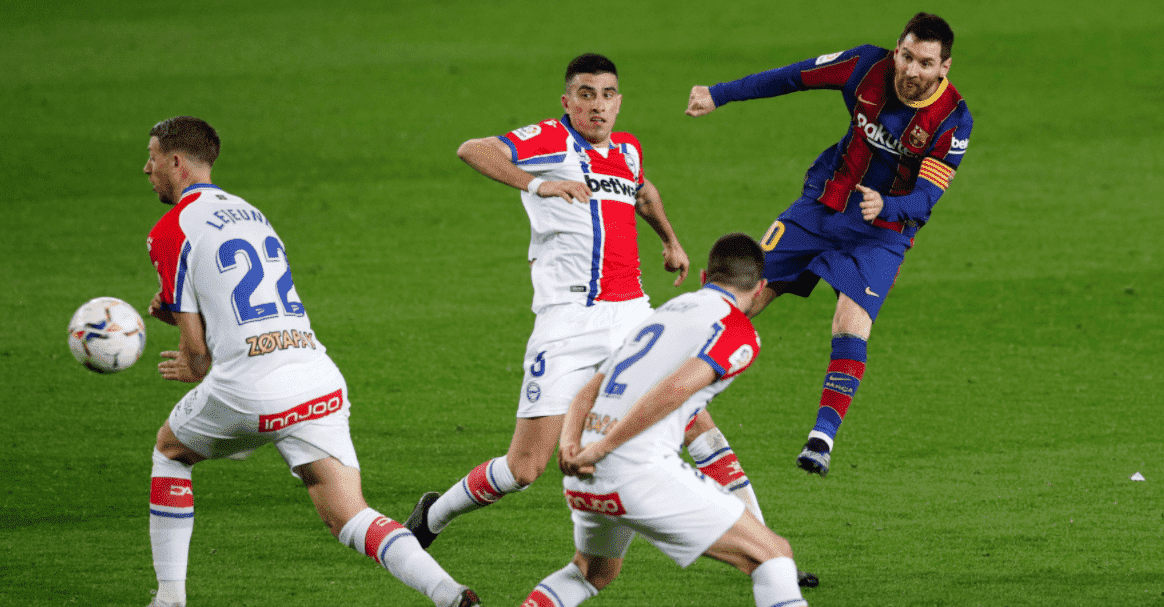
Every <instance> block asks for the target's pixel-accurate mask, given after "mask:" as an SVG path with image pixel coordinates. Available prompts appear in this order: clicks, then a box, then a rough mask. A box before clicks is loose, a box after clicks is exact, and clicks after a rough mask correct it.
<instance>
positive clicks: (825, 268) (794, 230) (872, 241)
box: [760, 198, 909, 320]
mask: <svg viewBox="0 0 1164 607" xmlns="http://www.w3.org/2000/svg"><path fill="white" fill-rule="evenodd" d="M882 231H884V238H882V237H881V236H882ZM760 246H761V248H763V249H764V278H766V279H768V282H777V281H788V282H791V284H789V285H788V287H786V288H785V289H784V292H785V293H792V294H793V295H799V296H801V297H808V295H809V293H812V290H813V288H814V287H816V283H817V281H818V280H820V279H821V278H823V279H824V280H825V282H827V283H829V284H830V285H832V287H833V288H834V289H836V290H837V291H839V292H841V293H844V294H845V295H848V296H849V297H850V298H851V299H852V300H853V301H855V302H857V305H859V306H861V307H862V308H864V309H865V311H866V312H868V313H869V317H870V318H872V319H873V320H876V319H877V313H878V312H879V311H880V310H881V304H882V303H884V302H885V297H886V296H887V295H889V289H891V288H892V287H893V283H894V282H895V281H896V280H897V273H898V272H899V271H900V269H901V262H902V261H903V260H904V259H905V251H906V250H907V249H908V248H909V244H908V242H903V241H902V237H901V235H900V234H898V233H896V232H893V231H891V230H887V229H885V228H879V227H874V226H871V225H869V224H866V223H864V222H861V221H860V219H859V215H858V216H857V219H856V222H855V221H854V218H853V217H852V216H851V214H849V213H838V212H836V211H833V210H832V209H830V208H828V207H826V206H825V205H823V204H821V203H819V202H817V201H815V200H812V199H810V198H801V199H799V200H797V201H796V202H795V203H793V204H792V206H790V207H788V209H787V210H785V211H784V212H783V213H781V214H780V217H779V219H777V220H776V222H775V223H773V224H772V227H771V228H769V229H768V233H767V234H765V235H764V238H763V239H761V241H760Z"/></svg>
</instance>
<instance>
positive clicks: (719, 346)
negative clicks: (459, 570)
mask: <svg viewBox="0 0 1164 607" xmlns="http://www.w3.org/2000/svg"><path fill="white" fill-rule="evenodd" d="M763 267H764V256H763V252H762V251H761V250H760V246H759V245H758V244H757V243H756V242H755V241H754V240H752V239H751V238H750V237H748V236H746V235H744V234H729V235H727V236H725V237H723V238H721V239H720V240H719V241H718V242H716V244H715V246H714V247H713V248H712V250H711V255H710V260H709V263H708V269H707V270H706V271H705V272H703V273H701V280H702V282H703V284H704V285H705V286H704V288H703V289H701V290H699V291H697V292H695V293H688V294H686V295H680V296H679V297H676V298H674V299H672V300H671V301H669V302H667V303H666V304H664V305H663V306H662V307H660V308H659V309H658V310H657V311H656V312H655V313H654V314H652V315H651V316H650V317H649V318H647V319H646V320H645V321H644V322H642V323H641V324H639V325H638V326H637V327H635V328H634V329H633V330H632V331H631V332H630V334H629V335H628V336H627V339H626V341H625V342H624V344H623V345H622V347H621V348H619V350H618V351H617V352H616V353H615V355H614V356H613V357H611V359H610V360H609V361H607V362H606V363H605V364H604V365H603V366H602V368H601V370H600V371H599V372H598V374H597V375H595V376H594V377H593V379H591V380H590V381H589V382H588V383H587V384H586V386H585V387H584V388H583V389H582V391H581V392H579V393H578V396H577V397H576V398H575V399H574V401H573V403H572V404H571V405H570V410H569V413H568V414H567V415H566V420H565V423H564V425H563V428H562V435H561V444H560V446H559V451H558V453H559V465H560V467H561V468H562V472H563V473H564V474H566V477H565V478H564V479H563V485H564V488H565V496H566V503H567V505H568V506H569V507H570V509H571V511H572V514H571V517H572V519H573V521H574V545H575V548H576V552H575V554H574V558H573V560H572V561H571V563H570V564H569V565H567V566H566V567H564V568H562V569H560V570H558V571H557V572H555V573H553V574H551V575H550V576H548V577H546V578H545V579H543V580H542V582H541V583H540V584H538V586H537V588H535V589H534V591H533V592H531V593H530V595H529V596H528V597H527V599H526V602H525V603H524V604H523V607H574V606H575V605H578V604H579V603H581V602H582V601H584V600H586V599H588V598H590V597H592V596H594V595H596V594H597V593H598V591H599V590H601V589H602V588H604V587H605V586H606V585H607V584H609V583H610V582H611V581H613V580H614V578H615V577H616V576H617V575H618V572H619V571H620V569H621V567H622V559H623V557H624V556H625V554H626V550H627V547H628V546H629V545H630V541H631V539H633V538H634V536H635V534H636V533H637V534H640V535H642V536H643V537H644V538H646V539H647V541H649V542H651V543H652V544H654V545H655V546H656V547H657V548H659V549H660V550H662V551H663V552H664V553H665V554H666V555H667V556H669V557H670V558H671V559H672V560H674V561H675V562H676V563H677V564H678V565H679V566H681V567H686V566H687V565H689V564H691V563H692V562H693V561H694V560H695V559H696V558H697V557H699V555H701V554H705V555H707V556H710V557H712V558H715V559H718V560H721V561H724V562H727V563H730V564H732V565H734V566H736V567H737V568H739V569H740V570H741V571H743V572H744V573H746V574H749V575H751V576H752V580H753V592H754V594H755V598H756V605H757V606H764V607H766V606H771V605H780V606H784V607H793V606H796V607H800V606H804V605H806V603H805V601H804V599H803V598H802V596H801V594H800V588H799V587H798V585H797V571H796V565H795V563H794V562H793V561H792V549H791V547H790V546H789V544H788V542H787V541H786V540H784V539H783V538H780V537H779V536H777V535H775V534H774V533H772V531H771V530H769V529H768V528H767V527H765V526H764V525H763V524H762V523H761V522H760V521H759V519H757V518H756V517H755V516H754V515H752V513H751V512H748V511H747V510H745V508H744V504H743V502H742V501H741V500H739V499H736V498H735V497H734V496H732V495H730V494H729V493H727V492H726V491H725V490H724V489H723V488H722V487H721V486H720V485H719V484H718V483H716V482H714V481H713V480H711V479H710V478H708V477H706V476H705V475H703V474H701V473H699V472H697V471H695V470H694V469H693V468H691V467H690V466H688V465H687V464H686V463H685V462H684V461H683V460H682V459H681V458H680V457H679V451H680V449H682V445H683V437H684V429H685V428H686V426H687V424H688V422H689V421H690V420H692V419H694V418H695V416H696V415H698V414H699V412H700V411H702V410H704V409H705V408H706V407H707V406H708V403H709V402H710V401H711V399H712V398H713V397H715V396H716V395H717V394H719V393H720V392H722V391H723V390H725V389H726V388H727V387H728V385H730V384H731V382H732V381H733V380H734V379H735V377H736V376H737V375H739V374H740V373H742V372H743V371H744V370H746V369H747V368H748V366H749V365H751V363H752V361H753V360H755V358H756V356H757V355H758V354H759V352H760V339H759V336H758V335H756V331H755V329H754V328H753V327H752V323H751V321H749V320H748V317H747V314H746V312H747V311H749V310H750V308H751V306H752V302H753V301H754V300H755V298H756V297H757V295H758V294H759V293H760V292H761V291H762V290H763V289H764V286H765V284H766V281H765V280H764V279H763V274H762V272H763Z"/></svg>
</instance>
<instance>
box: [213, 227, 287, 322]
mask: <svg viewBox="0 0 1164 607" xmlns="http://www.w3.org/2000/svg"><path fill="white" fill-rule="evenodd" d="M263 252H264V253H266V261H267V262H271V263H277V262H280V261H281V262H282V263H283V267H284V268H286V269H285V271H284V272H283V275H282V276H280V277H279V280H278V281H276V282H275V287H276V288H277V289H278V291H279V299H280V301H281V303H282V304H283V314H285V315H287V316H303V315H304V313H305V311H304V309H303V304H302V303H300V302H298V301H292V300H290V299H288V295H289V294H290V293H291V289H293V288H294V287H295V284H294V283H293V282H291V266H290V265H288V264H287V250H286V249H285V248H283V243H281V242H279V239H278V238H275V237H274V236H268V237H267V238H266V240H264V241H263ZM240 253H241V254H244V255H245V256H246V260H247V262H248V264H249V266H250V268H249V269H248V270H247V273H246V274H244V275H243V277H242V280H240V281H239V283H238V286H236V287H235V288H234V291H232V292H231V298H232V299H233V300H234V312H235V316H236V318H237V319H238V324H240V325H242V324H246V323H248V322H254V321H256V320H264V319H266V318H270V317H272V316H278V315H279V306H278V304H276V303H275V302H273V301H272V302H269V303H261V304H257V305H251V295H253V294H254V292H255V291H256V290H257V289H258V288H259V285H260V284H262V282H263V277H264V276H265V275H266V274H265V272H264V271H263V259H260V258H259V252H258V251H256V250H255V247H254V246H253V245H251V243H249V242H247V241H246V240H243V239H241V238H234V239H231V240H228V241H226V242H224V243H222V246H220V247H218V271H219V272H229V271H230V270H233V269H235V268H236V267H238V259H237V258H238V255H239V254H240ZM280 253H282V257H280V255H279V254H280Z"/></svg>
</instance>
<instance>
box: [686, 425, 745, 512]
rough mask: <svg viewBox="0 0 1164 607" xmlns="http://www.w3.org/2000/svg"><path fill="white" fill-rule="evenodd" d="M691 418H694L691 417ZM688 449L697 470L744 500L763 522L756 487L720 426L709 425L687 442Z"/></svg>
mask: <svg viewBox="0 0 1164 607" xmlns="http://www.w3.org/2000/svg"><path fill="white" fill-rule="evenodd" d="M693 419H694V418H693ZM687 453H688V454H690V455H691V459H693V460H695V466H696V467H697V468H699V471H700V472H702V473H703V474H706V475H707V476H710V477H711V478H712V479H713V480H714V481H715V482H717V483H719V484H720V485H722V486H723V487H724V488H725V489H727V490H728V491H731V492H732V494H734V495H735V496H736V497H739V498H740V499H742V500H744V505H745V506H747V507H748V510H750V511H751V512H752V514H754V515H755V516H756V518H758V519H760V522H761V523H763V522H764V515H763V514H762V513H761V512H760V502H759V500H757V499H756V491H755V490H754V489H753V488H752V482H751V481H750V480H749V479H748V475H747V474H745V473H744V469H743V467H742V466H740V460H739V458H737V457H736V452H735V451H733V450H732V446H731V445H729V444H728V441H727V438H726V437H725V436H724V435H723V432H720V431H719V428H712V429H711V430H708V431H707V432H704V433H703V434H700V435H699V436H697V437H695V439H694V440H692V441H691V443H690V444H688V445H687Z"/></svg>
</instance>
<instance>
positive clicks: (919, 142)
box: [909, 124, 930, 148]
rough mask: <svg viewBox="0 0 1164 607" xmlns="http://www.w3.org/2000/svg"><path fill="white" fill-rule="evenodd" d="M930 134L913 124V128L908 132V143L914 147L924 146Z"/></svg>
mask: <svg viewBox="0 0 1164 607" xmlns="http://www.w3.org/2000/svg"><path fill="white" fill-rule="evenodd" d="M929 139H930V134H929V133H927V132H926V131H925V129H923V128H921V126H919V125H916V124H915V125H913V130H912V131H910V132H909V144H910V145H911V146H913V147H915V148H921V147H925V145H926V142H927V141H929Z"/></svg>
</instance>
